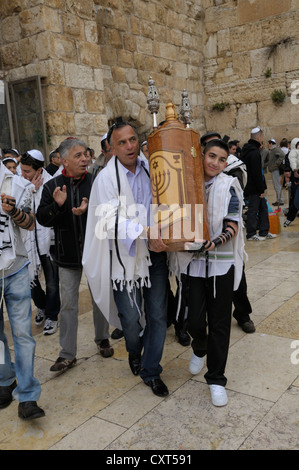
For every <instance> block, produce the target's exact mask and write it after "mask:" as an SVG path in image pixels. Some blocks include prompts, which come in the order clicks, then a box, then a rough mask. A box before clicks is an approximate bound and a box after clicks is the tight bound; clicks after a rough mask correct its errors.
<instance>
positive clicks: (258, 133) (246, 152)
mask: <svg viewBox="0 0 299 470" xmlns="http://www.w3.org/2000/svg"><path fill="white" fill-rule="evenodd" d="M262 141H263V131H262V130H261V129H260V127H256V128H254V129H252V131H251V136H250V139H249V140H248V142H247V143H246V144H245V145H244V146H243V148H242V152H241V160H242V161H243V162H244V163H245V165H246V168H247V184H246V187H245V190H244V195H245V197H246V199H247V200H248V212H247V222H246V232H247V234H246V238H247V240H248V241H261V240H266V238H270V239H271V238H276V235H273V234H272V233H270V232H269V217H268V207H267V202H266V198H265V191H266V189H267V185H266V181H265V177H264V174H263V170H262V161H261V154H260V150H259V149H260V146H261V143H262ZM258 228H259V235H258V234H257V229H258Z"/></svg>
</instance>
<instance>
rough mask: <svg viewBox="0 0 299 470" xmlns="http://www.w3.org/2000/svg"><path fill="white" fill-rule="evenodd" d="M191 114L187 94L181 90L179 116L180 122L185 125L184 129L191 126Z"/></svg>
mask: <svg viewBox="0 0 299 470" xmlns="http://www.w3.org/2000/svg"><path fill="white" fill-rule="evenodd" d="M191 113H192V108H191V106H190V101H189V98H188V93H187V91H186V90H183V92H182V101H181V109H180V115H181V119H182V122H183V123H184V124H185V125H186V127H189V125H190V124H191V120H192V119H191Z"/></svg>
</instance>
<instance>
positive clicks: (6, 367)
mask: <svg viewBox="0 0 299 470" xmlns="http://www.w3.org/2000/svg"><path fill="white" fill-rule="evenodd" d="M2 281H3V280H2ZM2 281H1V285H0V292H1V295H2ZM4 299H5V304H6V308H7V313H8V317H9V321H10V325H11V330H12V337H13V342H14V353H15V363H13V362H11V356H10V352H9V347H8V343H7V338H6V335H5V333H4V320H3V305H1V309H0V345H1V346H2V348H3V345H4V357H2V355H0V385H1V386H4V387H7V386H9V385H11V384H12V383H13V382H14V380H15V379H16V378H17V382H18V386H17V388H15V389H14V391H13V396H14V398H15V399H17V400H18V401H19V402H24V401H37V400H38V399H39V397H40V393H41V386H40V383H39V381H38V380H37V379H36V378H34V376H33V373H34V370H33V369H34V366H33V363H34V352H35V340H34V339H33V336H32V330H31V316H32V310H31V295H30V281H29V274H28V267H27V266H25V267H24V268H22V269H21V270H20V271H19V272H17V273H16V274H13V275H12V276H9V277H7V278H5V279H4Z"/></svg>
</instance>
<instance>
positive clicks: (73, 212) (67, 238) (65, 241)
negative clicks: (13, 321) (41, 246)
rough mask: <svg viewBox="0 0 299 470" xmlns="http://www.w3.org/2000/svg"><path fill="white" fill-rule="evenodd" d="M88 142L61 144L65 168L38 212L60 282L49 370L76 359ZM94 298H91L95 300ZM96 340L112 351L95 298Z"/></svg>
mask: <svg viewBox="0 0 299 470" xmlns="http://www.w3.org/2000/svg"><path fill="white" fill-rule="evenodd" d="M86 149H87V146H86V144H85V143H84V142H83V141H81V140H78V139H74V138H73V139H66V140H64V141H63V142H62V143H61V144H60V146H59V154H60V157H61V161H62V164H63V166H64V169H63V170H62V173H61V174H59V175H58V176H56V177H54V178H52V179H51V180H49V181H48V182H47V183H46V184H45V185H44V189H43V192H42V196H41V201H40V205H39V207H38V209H37V212H36V218H37V220H38V222H39V223H40V224H41V225H43V226H45V227H53V228H54V233H55V257H54V260H55V262H56V264H57V265H58V267H59V279H60V285H61V301H62V303H61V310H60V345H61V351H60V354H59V357H58V359H57V360H56V362H55V364H53V365H52V366H51V368H50V370H51V371H54V372H57V371H63V370H65V369H68V368H69V367H72V366H73V365H74V364H75V363H76V352H77V330H78V300H79V286H80V282H81V277H82V254H83V246H84V239H85V230H86V221H87V209H88V201H89V195H90V191H91V185H92V175H91V174H90V173H87V171H86V167H87V157H86ZM92 300H93V299H92ZM93 317H94V324H95V342H96V344H97V345H98V347H99V350H100V353H101V355H102V356H103V357H110V356H112V355H113V348H111V346H110V343H109V340H108V338H109V324H108V322H107V320H106V319H105V317H104V316H103V314H102V312H101V311H100V310H99V308H98V307H97V306H96V304H95V302H93Z"/></svg>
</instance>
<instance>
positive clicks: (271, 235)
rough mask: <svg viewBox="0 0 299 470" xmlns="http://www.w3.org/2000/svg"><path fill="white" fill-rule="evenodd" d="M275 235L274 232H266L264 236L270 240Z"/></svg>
mask: <svg viewBox="0 0 299 470" xmlns="http://www.w3.org/2000/svg"><path fill="white" fill-rule="evenodd" d="M276 237H277V235H275V233H270V232H268V235H267V236H266V238H267V240H272V238H276Z"/></svg>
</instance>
